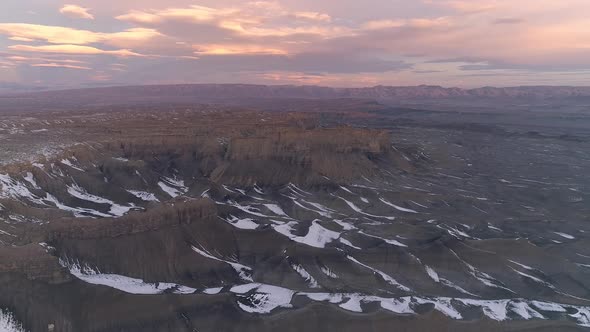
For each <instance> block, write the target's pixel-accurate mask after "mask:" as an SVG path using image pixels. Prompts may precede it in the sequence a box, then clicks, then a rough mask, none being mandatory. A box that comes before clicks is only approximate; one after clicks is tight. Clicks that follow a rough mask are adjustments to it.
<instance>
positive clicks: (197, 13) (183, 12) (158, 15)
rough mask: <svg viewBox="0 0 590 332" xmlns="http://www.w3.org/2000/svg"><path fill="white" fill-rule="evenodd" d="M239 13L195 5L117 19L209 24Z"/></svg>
mask: <svg viewBox="0 0 590 332" xmlns="http://www.w3.org/2000/svg"><path fill="white" fill-rule="evenodd" d="M236 13H237V10H236V9H232V8H226V9H216V8H211V7H205V6H197V5H193V6H190V7H188V8H168V9H164V10H160V11H140V10H132V11H131V12H129V13H127V14H124V15H119V16H117V17H116V18H117V19H118V20H121V21H128V22H134V23H161V22H163V21H166V20H183V21H189V22H197V23H198V22H207V21H212V20H214V19H217V18H221V17H224V16H230V15H234V14H236Z"/></svg>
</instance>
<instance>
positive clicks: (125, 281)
mask: <svg viewBox="0 0 590 332" xmlns="http://www.w3.org/2000/svg"><path fill="white" fill-rule="evenodd" d="M60 264H61V265H62V266H64V267H66V268H68V269H69V270H70V273H71V274H72V275H73V276H75V277H76V278H78V279H80V280H82V281H84V282H87V283H89V284H93V285H103V286H108V287H111V288H115V289H118V290H120V291H123V292H125V293H129V294H152V295H153V294H162V293H164V292H172V293H175V294H191V293H194V292H196V291H197V290H196V289H194V288H191V287H187V286H182V285H178V284H173V283H166V282H158V283H147V282H145V281H143V280H142V279H136V278H130V277H126V276H122V275H118V274H104V273H100V272H99V271H97V270H95V269H92V268H90V267H89V266H85V265H81V264H69V263H66V262H65V261H63V260H60Z"/></svg>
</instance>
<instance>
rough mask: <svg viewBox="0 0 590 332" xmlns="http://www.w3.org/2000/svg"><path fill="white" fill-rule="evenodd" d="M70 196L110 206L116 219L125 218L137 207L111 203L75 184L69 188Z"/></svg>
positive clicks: (111, 212)
mask: <svg viewBox="0 0 590 332" xmlns="http://www.w3.org/2000/svg"><path fill="white" fill-rule="evenodd" d="M68 194H70V195H72V196H73V197H76V198H78V199H81V200H84V201H88V202H93V203H96V204H107V205H110V206H111V209H110V211H109V213H110V214H111V215H113V216H116V217H121V216H123V215H124V214H126V213H127V212H129V210H131V209H133V208H134V207H135V206H134V205H133V204H131V205H129V206H124V205H120V204H117V203H115V202H113V201H111V200H110V199H107V198H104V197H100V196H97V195H93V194H90V193H89V192H87V191H86V190H85V189H84V188H82V187H80V186H78V185H77V184H75V183H74V184H72V185H70V186H68Z"/></svg>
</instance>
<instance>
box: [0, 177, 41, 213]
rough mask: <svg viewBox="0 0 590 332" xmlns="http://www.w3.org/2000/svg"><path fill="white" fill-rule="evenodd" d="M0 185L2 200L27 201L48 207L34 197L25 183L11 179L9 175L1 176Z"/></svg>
mask: <svg viewBox="0 0 590 332" xmlns="http://www.w3.org/2000/svg"><path fill="white" fill-rule="evenodd" d="M0 185H2V187H1V188H0V198H14V199H27V200H28V201H30V202H32V203H35V204H38V205H47V204H45V203H44V202H43V200H41V199H40V198H39V197H38V196H36V195H34V194H33V193H32V192H31V191H30V190H29V189H28V188H27V186H26V185H25V184H24V183H22V182H20V181H17V180H15V179H13V178H11V177H10V176H9V175H8V174H0Z"/></svg>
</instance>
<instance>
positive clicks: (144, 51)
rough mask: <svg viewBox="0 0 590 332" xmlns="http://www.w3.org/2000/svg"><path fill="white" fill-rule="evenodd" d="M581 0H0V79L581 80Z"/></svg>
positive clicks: (588, 57) (588, 45) (584, 78)
mask: <svg viewBox="0 0 590 332" xmlns="http://www.w3.org/2000/svg"><path fill="white" fill-rule="evenodd" d="M589 13H590V1H589V0H363V1H359V0H321V1H320V0H277V1H233V0H215V1H213V0H166V1H163V0H143V1H136V0H133V1H131V0H67V1H61V0H2V1H1V2H0V88H2V87H4V88H7V87H8V88H10V87H14V88H19V87H39V88H41V87H42V88H47V87H49V88H54V89H55V88H72V87H94V86H109V85H121V84H125V85H130V84H178V83H254V84H297V85H299V84H301V85H304V84H305V85H325V86H336V87H360V86H375V85H420V84H428V85H442V86H458V87H466V88H469V87H479V86H516V85H584V86H588V85H590V15H589Z"/></svg>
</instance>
